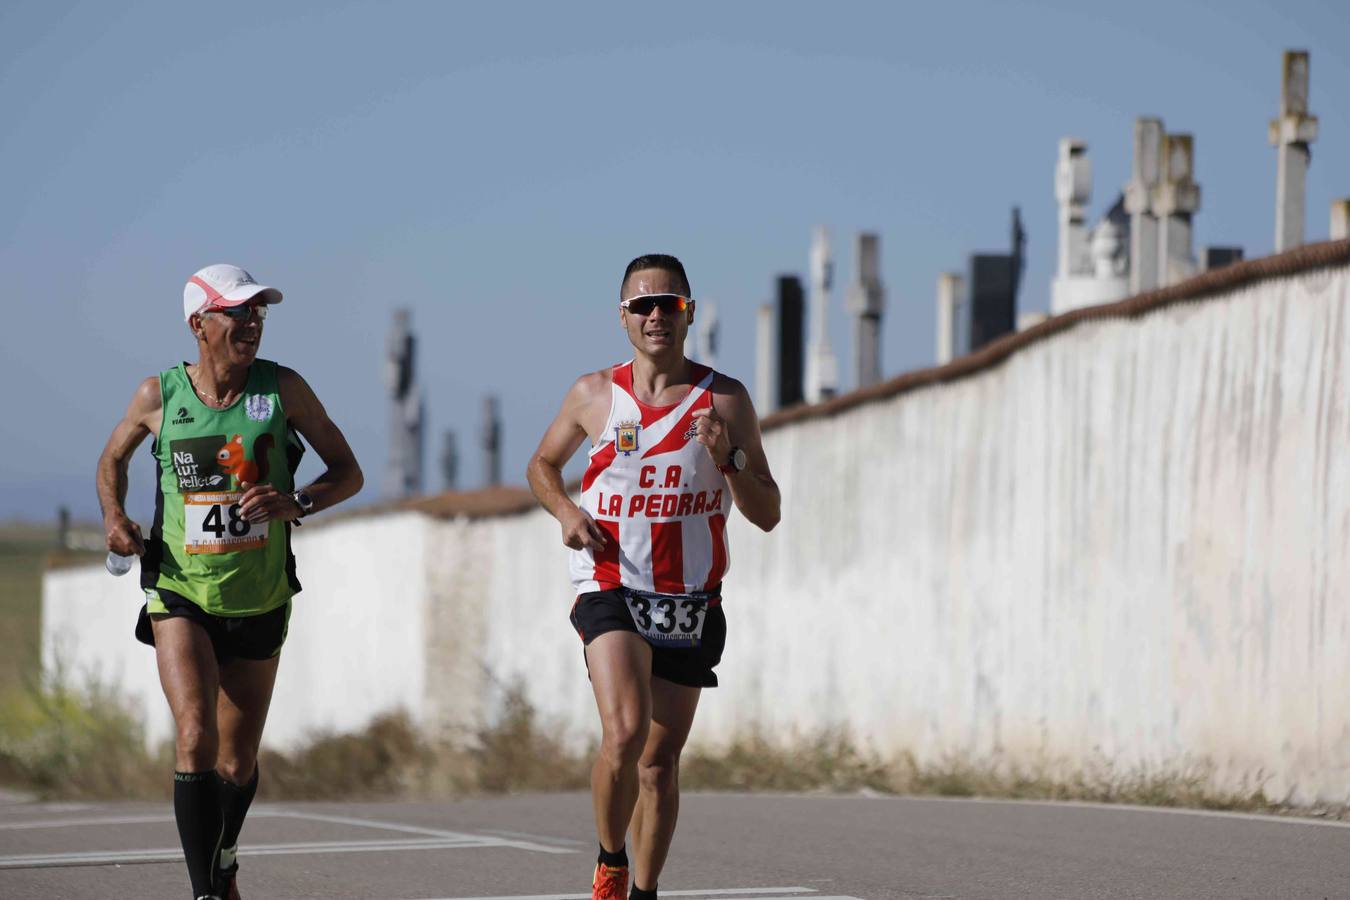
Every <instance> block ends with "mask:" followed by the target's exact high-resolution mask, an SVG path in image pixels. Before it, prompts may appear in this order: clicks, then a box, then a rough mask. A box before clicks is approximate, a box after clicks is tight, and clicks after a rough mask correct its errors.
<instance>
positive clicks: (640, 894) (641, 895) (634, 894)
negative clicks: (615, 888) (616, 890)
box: [628, 884, 656, 900]
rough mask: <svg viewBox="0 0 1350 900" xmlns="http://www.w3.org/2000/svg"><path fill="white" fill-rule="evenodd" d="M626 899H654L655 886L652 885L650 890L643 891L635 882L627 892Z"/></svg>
mask: <svg viewBox="0 0 1350 900" xmlns="http://www.w3.org/2000/svg"><path fill="white" fill-rule="evenodd" d="M628 900H656V886H655V885H653V886H652V889H651V890H650V891H644V890H643V889H642V888H640V887H638V886H637V885H636V884H635V885H633V887H632V889H631V890H630V891H629V892H628Z"/></svg>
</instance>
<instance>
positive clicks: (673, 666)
mask: <svg viewBox="0 0 1350 900" xmlns="http://www.w3.org/2000/svg"><path fill="white" fill-rule="evenodd" d="M718 587H719V588H720V587H721V586H720V585H719V586H718ZM626 597H627V598H628V599H631V600H632V601H633V602H634V607H633V608H632V609H630V608H629V605H628V599H625V598H626ZM667 613H668V614H669V615H667ZM635 616H640V617H642V619H643V620H644V621H643V625H644V626H645V627H646V629H647V631H648V632H649V633H650V635H654V636H649V635H647V634H643V629H641V628H639V627H638V622H637V620H636V619H635ZM571 618H572V627H573V628H575V629H576V630H577V634H578V635H579V636H580V637H581V640H582V643H584V644H589V643H590V642H591V641H593V640H595V639H596V638H597V637H599V636H600V635H602V634H605V633H606V632H610V631H631V632H632V633H633V634H637V635H642V637H643V639H644V640H646V641H647V643H648V644H649V645H650V646H651V648H652V675H653V676H655V677H657V678H664V679H665V680H666V681H670V682H674V683H675V684H680V685H684V686H685V687H717V674H716V673H715V672H713V668H714V667H715V666H716V665H717V664H718V663H719V662H721V661H722V649H723V648H724V647H725V646H726V643H727V619H726V616H725V615H724V614H723V613H722V596H721V592H720V590H716V591H708V592H706V593H699V594H653V593H648V592H646V591H634V590H632V589H631V588H622V587H621V588H614V589H613V590H608V591H593V592H591V593H587V594H581V595H580V596H578V597H577V599H576V602H575V603H573V604H572V616H571ZM700 619H701V622H700V621H699V620H700ZM654 620H655V621H654ZM699 626H701V628H700V627H699ZM667 628H668V632H667ZM690 631H693V632H695V633H696V634H697V637H686V636H685V634H687V633H688V632H690ZM663 632H666V633H663ZM583 655H584V653H583ZM588 668H589V665H588Z"/></svg>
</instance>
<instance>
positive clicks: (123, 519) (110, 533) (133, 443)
mask: <svg viewBox="0 0 1350 900" xmlns="http://www.w3.org/2000/svg"><path fill="white" fill-rule="evenodd" d="M162 407H163V400H162V398H161V397H160V393H159V378H158V377H157V376H151V377H149V378H147V379H145V380H144V381H142V382H141V383H140V384H139V385H137V387H136V393H135V394H133V395H132V397H131V403H130V404H129V405H128V406H127V411H126V413H125V414H124V415H123V416H122V420H121V421H120V422H118V423H117V426H116V427H115V428H113V432H112V434H111V435H110V436H109V437H108V443H107V444H105V445H104V447H103V452H102V453H101V454H100V455H99V458H98V469H97V471H96V472H95V475H94V483H95V486H96V487H97V490H98V505H99V509H101V510H102V511H103V530H104V532H105V533H106V534H107V541H108V549H109V550H111V551H113V552H114V553H119V554H121V555H122V556H131V555H133V554H134V555H136V556H140V555H142V554H143V553H145V541H144V540H143V539H142V537H141V529H140V527H139V526H137V525H136V523H135V522H133V521H131V518H130V517H129V516H128V515H127V511H126V502H127V465H128V463H130V462H131V457H132V455H133V454H134V453H135V452H136V448H137V447H139V446H140V445H141V442H142V441H144V440H145V438H146V436H147V435H150V434H158V433H159V426H160V422H161V421H162V420H163V408H162Z"/></svg>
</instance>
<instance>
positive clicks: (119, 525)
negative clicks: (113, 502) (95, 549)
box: [103, 514, 145, 556]
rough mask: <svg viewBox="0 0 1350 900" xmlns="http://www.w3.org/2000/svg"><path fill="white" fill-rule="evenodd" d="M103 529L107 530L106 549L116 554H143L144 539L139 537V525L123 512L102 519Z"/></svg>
mask: <svg viewBox="0 0 1350 900" xmlns="http://www.w3.org/2000/svg"><path fill="white" fill-rule="evenodd" d="M103 530H104V531H105V532H107V537H108V549H109V550H111V551H112V552H114V553H116V554H117V555H118V556H144V555H145V541H144V540H143V539H142V538H141V526H139V525H137V524H136V523H135V522H133V521H131V519H129V518H127V516H126V515H125V514H120V515H113V516H109V517H108V518H106V519H104V520H103Z"/></svg>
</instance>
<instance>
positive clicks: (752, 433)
mask: <svg viewBox="0 0 1350 900" xmlns="http://www.w3.org/2000/svg"><path fill="white" fill-rule="evenodd" d="M715 388H716V389H717V390H716V392H715V393H714V394H713V405H712V408H711V409H700V410H699V411H697V412H696V413H694V422H695V425H696V426H697V429H698V438H697V439H698V442H699V443H700V444H702V445H703V446H704V447H706V448H707V450H708V455H709V456H711V457H712V459H713V461H714V462H715V463H717V464H718V465H725V464H726V463H727V461H728V460H729V459H730V457H731V448H732V447H740V448H741V449H742V450H744V451H745V456H746V464H745V468H744V469H743V470H742V471H740V472H731V473H728V474H727V485H728V486H729V487H730V488H731V499H732V501H733V502H735V504H736V508H737V509H739V510H740V511H741V515H743V516H745V517H746V518H747V519H749V520H750V521H751V522H752V523H754V524H755V525H756V526H758V527H759V528H760V529H761V530H763V531H772V530H773V528H774V526H775V525H777V524H778V520H779V518H780V517H781V507H782V497H781V495H780V494H779V491H778V483H777V482H775V481H774V480H773V473H772V472H770V471H769V459H768V457H766V456H765V455H764V442H763V440H762V439H761V437H760V432H759V416H757V415H756V414H755V405H754V403H753V402H751V400H750V394H749V392H748V391H746V389H745V385H743V384H741V383H740V382H739V381H737V380H736V379H734V378H726V379H725V381H724V382H722V383H721V384H718V385H715Z"/></svg>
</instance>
